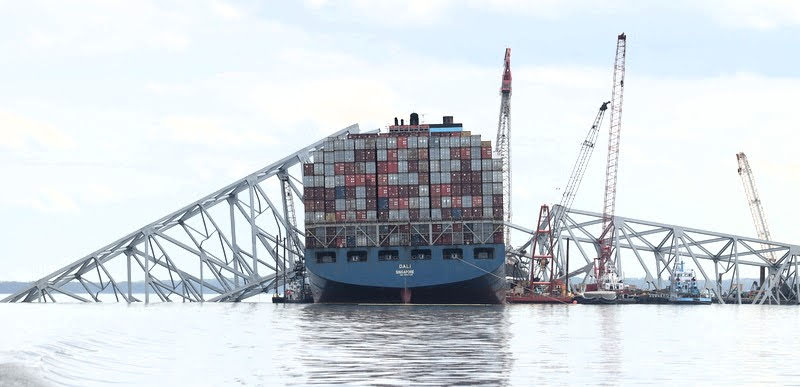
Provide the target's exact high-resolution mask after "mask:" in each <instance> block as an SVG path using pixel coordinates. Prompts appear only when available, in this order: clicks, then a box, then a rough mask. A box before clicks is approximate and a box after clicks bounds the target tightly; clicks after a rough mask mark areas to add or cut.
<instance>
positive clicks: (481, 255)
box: [475, 247, 494, 259]
mask: <svg viewBox="0 0 800 387" xmlns="http://www.w3.org/2000/svg"><path fill="white" fill-rule="evenodd" d="M475 259H494V249H493V248H491V247H476V248H475Z"/></svg>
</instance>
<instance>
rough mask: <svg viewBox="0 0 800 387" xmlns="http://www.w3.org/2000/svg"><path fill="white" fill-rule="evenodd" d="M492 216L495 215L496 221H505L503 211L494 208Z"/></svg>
mask: <svg viewBox="0 0 800 387" xmlns="http://www.w3.org/2000/svg"><path fill="white" fill-rule="evenodd" d="M492 214H493V215H494V219H503V209H502V208H497V207H494V210H492Z"/></svg>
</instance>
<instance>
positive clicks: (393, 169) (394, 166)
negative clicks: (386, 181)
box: [388, 161, 397, 173]
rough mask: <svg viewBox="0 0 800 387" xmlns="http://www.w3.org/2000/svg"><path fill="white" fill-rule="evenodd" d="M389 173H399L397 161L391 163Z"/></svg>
mask: <svg viewBox="0 0 800 387" xmlns="http://www.w3.org/2000/svg"><path fill="white" fill-rule="evenodd" d="M388 169H389V173H397V161H390V162H389V168H388Z"/></svg>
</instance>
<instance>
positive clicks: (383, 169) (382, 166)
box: [377, 161, 389, 173]
mask: <svg viewBox="0 0 800 387" xmlns="http://www.w3.org/2000/svg"><path fill="white" fill-rule="evenodd" d="M377 169H378V173H389V162H388V161H378V164H377Z"/></svg>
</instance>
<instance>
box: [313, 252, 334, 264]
mask: <svg viewBox="0 0 800 387" xmlns="http://www.w3.org/2000/svg"><path fill="white" fill-rule="evenodd" d="M334 262H336V253H335V252H333V251H319V252H317V263H334Z"/></svg>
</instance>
